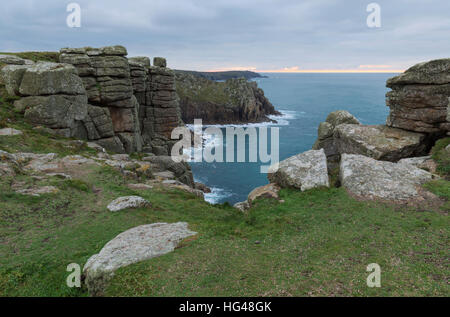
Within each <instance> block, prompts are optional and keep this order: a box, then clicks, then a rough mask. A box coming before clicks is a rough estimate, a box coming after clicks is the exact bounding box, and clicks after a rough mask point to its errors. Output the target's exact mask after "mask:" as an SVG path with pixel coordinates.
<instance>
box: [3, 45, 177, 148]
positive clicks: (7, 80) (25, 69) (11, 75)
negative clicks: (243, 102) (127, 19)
mask: <svg viewBox="0 0 450 317" xmlns="http://www.w3.org/2000/svg"><path fill="white" fill-rule="evenodd" d="M126 55H127V50H126V49H125V48H124V47H123V46H107V47H101V48H92V47H82V48H63V49H61V50H60V54H59V60H60V63H51V62H38V63H33V62H31V61H27V60H24V59H21V58H19V57H16V56H10V55H2V56H0V60H1V63H2V65H3V64H9V65H7V66H5V67H2V70H1V76H0V78H1V79H2V82H3V83H4V84H5V87H6V89H7V92H8V93H9V94H10V95H13V96H20V97H21V98H20V99H19V100H17V101H16V102H15V108H16V109H17V110H18V111H19V112H22V113H24V115H25V118H26V119H28V120H29V121H30V122H31V123H32V124H34V125H36V126H43V127H45V128H50V129H52V131H53V132H55V133H58V134H60V135H63V136H66V137H75V138H79V139H87V140H90V141H94V142H96V143H98V144H100V145H101V146H102V147H104V148H106V149H107V150H110V151H113V152H118V153H125V152H126V153H132V152H141V151H144V152H146V153H151V152H153V153H155V154H157V155H168V154H169V153H170V150H171V147H172V145H173V144H174V142H175V141H172V140H170V136H171V132H172V129H173V128H175V127H177V126H179V125H182V124H183V122H182V120H181V114H180V110H179V105H178V99H177V95H176V91H175V74H174V72H173V71H172V70H170V69H168V68H167V67H166V64H167V62H166V60H165V59H164V58H161V57H157V58H155V62H154V63H155V66H151V65H150V59H149V58H148V57H133V58H130V59H127V58H126Z"/></svg>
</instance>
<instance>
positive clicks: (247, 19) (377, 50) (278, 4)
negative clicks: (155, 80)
mask: <svg viewBox="0 0 450 317" xmlns="http://www.w3.org/2000/svg"><path fill="white" fill-rule="evenodd" d="M71 2H77V3H78V4H79V5H80V7H81V27H80V28H69V27H68V26H67V25H66V18H67V15H68V14H69V13H68V12H66V8H67V5H68V4H69V3H71ZM371 2H374V1H371V0H368V1H364V0H129V1H118V0H78V1H62V0H15V1H6V0H2V4H1V10H0V13H1V19H0V51H26V50H27V51H28V50H49V51H54V50H59V49H60V48H61V47H67V46H70V47H81V46H94V47H99V46H105V45H113V44H120V45H124V46H125V47H127V49H128V53H129V56H137V55H146V56H150V57H154V56H163V57H166V58H167V59H168V64H169V67H172V68H178V69H193V70H222V69H223V70H225V69H251V70H259V71H261V70H280V69H292V70H330V69H333V70H336V69H338V70H349V69H350V70H355V69H405V68H407V67H409V66H411V65H413V64H415V63H417V62H420V61H425V60H430V59H434V58H442V57H450V1H449V0H378V1H376V3H378V4H379V5H380V7H381V27H380V28H369V27H368V26H367V23H366V19H367V16H368V15H369V14H370V13H369V12H366V8H367V5H368V4H369V3H371Z"/></svg>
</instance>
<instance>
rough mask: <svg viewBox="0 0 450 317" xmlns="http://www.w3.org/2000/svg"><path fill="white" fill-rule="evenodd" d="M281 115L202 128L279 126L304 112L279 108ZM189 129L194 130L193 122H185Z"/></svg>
mask: <svg viewBox="0 0 450 317" xmlns="http://www.w3.org/2000/svg"><path fill="white" fill-rule="evenodd" d="M279 112H280V113H281V115H268V116H267V117H268V118H269V119H271V120H274V121H276V122H257V123H229V124H204V125H202V127H203V128H208V127H214V128H241V127H242V128H247V127H264V126H280V125H288V124H289V121H288V120H292V119H295V118H297V114H301V115H303V114H305V112H304V111H300V112H297V111H293V110H279ZM186 127H188V129H189V130H191V131H194V125H193V124H186Z"/></svg>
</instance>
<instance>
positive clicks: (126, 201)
mask: <svg viewBox="0 0 450 317" xmlns="http://www.w3.org/2000/svg"><path fill="white" fill-rule="evenodd" d="M147 206H150V202H148V201H147V200H145V199H144V198H142V197H139V196H125V197H119V198H117V199H115V200H113V201H112V202H110V203H109V204H108V206H107V207H106V208H108V210H109V211H120V210H123V209H129V208H141V207H147Z"/></svg>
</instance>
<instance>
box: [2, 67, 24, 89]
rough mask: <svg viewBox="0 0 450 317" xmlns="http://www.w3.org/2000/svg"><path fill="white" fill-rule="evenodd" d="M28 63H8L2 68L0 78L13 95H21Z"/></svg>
mask: <svg viewBox="0 0 450 317" xmlns="http://www.w3.org/2000/svg"><path fill="white" fill-rule="evenodd" d="M28 67H29V66H28V65H8V66H5V67H3V68H2V69H1V70H0V78H1V80H2V81H3V83H4V84H5V89H6V91H7V92H8V94H9V95H11V96H18V95H19V88H20V84H21V82H22V78H23V75H24V74H25V71H26V70H27V69H28Z"/></svg>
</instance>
